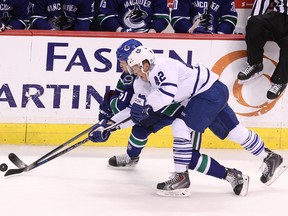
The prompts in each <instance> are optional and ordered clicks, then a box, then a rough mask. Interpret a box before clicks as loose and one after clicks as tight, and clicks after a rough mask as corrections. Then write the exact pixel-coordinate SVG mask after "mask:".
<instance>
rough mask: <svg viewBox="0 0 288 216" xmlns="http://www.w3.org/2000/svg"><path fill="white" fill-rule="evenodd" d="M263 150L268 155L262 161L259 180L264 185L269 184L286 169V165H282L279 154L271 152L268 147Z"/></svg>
mask: <svg viewBox="0 0 288 216" xmlns="http://www.w3.org/2000/svg"><path fill="white" fill-rule="evenodd" d="M265 151H266V152H267V153H268V156H267V157H266V158H265V159H264V161H263V165H262V170H263V171H262V176H261V178H260V180H261V182H263V183H264V184H266V185H271V184H272V183H273V182H274V181H275V180H276V179H277V178H278V177H279V176H280V175H281V174H282V173H283V172H284V171H285V170H286V169H287V166H286V165H283V158H282V157H281V155H279V154H276V153H275V152H272V151H271V150H269V149H268V148H265Z"/></svg>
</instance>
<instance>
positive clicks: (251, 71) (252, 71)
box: [238, 63, 263, 82]
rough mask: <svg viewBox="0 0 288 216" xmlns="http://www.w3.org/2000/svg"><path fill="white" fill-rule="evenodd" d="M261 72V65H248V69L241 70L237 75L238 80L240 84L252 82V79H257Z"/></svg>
mask: <svg viewBox="0 0 288 216" xmlns="http://www.w3.org/2000/svg"><path fill="white" fill-rule="evenodd" d="M262 70H263V64H262V63H260V64H255V65H249V64H248V67H247V68H245V69H243V70H241V71H240V72H239V73H238V80H239V81H240V82H245V81H248V80H252V79H254V78H257V77H258V76H260V75H262Z"/></svg>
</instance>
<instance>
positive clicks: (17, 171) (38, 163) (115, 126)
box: [4, 117, 131, 176]
mask: <svg viewBox="0 0 288 216" xmlns="http://www.w3.org/2000/svg"><path fill="white" fill-rule="evenodd" d="M130 119H131V118H130V117H129V118H127V119H125V120H123V121H121V122H118V123H115V124H112V125H111V126H109V127H107V128H105V129H104V131H115V130H118V129H120V125H121V124H123V123H125V122H127V121H129V120H130ZM88 141H89V137H87V138H85V139H84V140H82V141H80V142H78V143H76V144H74V145H72V146H70V147H68V148H66V149H64V150H62V151H60V152H58V153H57V154H54V155H52V156H50V157H48V158H46V159H43V160H41V161H40V159H38V160H37V161H35V162H33V163H32V164H30V165H29V166H25V167H22V168H19V169H9V170H8V171H7V172H6V173H5V175H4V176H10V175H15V174H20V173H22V172H28V171H30V170H32V169H35V168H36V167H39V166H41V165H43V164H45V163H47V162H49V161H51V160H53V159H55V158H57V157H59V156H61V155H63V154H66V153H67V152H70V151H71V150H73V149H75V148H77V147H79V146H81V145H83V144H84V143H86V142H88ZM13 155H14V156H15V158H14V159H16V160H17V159H19V158H18V157H17V155H15V154H13ZM11 159H13V158H11ZM11 159H10V160H11ZM19 160H20V159H19Z"/></svg>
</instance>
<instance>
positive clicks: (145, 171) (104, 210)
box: [0, 145, 288, 216]
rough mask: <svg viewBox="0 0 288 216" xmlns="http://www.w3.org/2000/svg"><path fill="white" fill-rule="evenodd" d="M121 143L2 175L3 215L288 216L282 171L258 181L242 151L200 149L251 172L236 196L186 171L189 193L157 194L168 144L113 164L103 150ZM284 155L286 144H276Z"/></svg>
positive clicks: (1, 156) (113, 150)
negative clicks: (129, 162)
mask: <svg viewBox="0 0 288 216" xmlns="http://www.w3.org/2000/svg"><path fill="white" fill-rule="evenodd" d="M53 148H55V147H54V146H46V147H39V146H38V147H36V146H28V145H27V146H13V145H0V163H4V162H5V163H7V165H8V166H9V168H10V169H12V168H16V167H15V166H14V165H13V164H12V163H11V162H10V161H9V160H8V158H7V156H8V154H9V153H10V152H14V153H16V154H17V155H18V156H19V157H20V158H21V159H23V161H25V162H26V163H27V164H30V163H32V162H33V161H35V160H37V159H38V158H39V157H41V156H42V155H44V154H46V153H47V152H49V151H50V150H52V149H53ZM124 152H125V148H122V147H91V146H90V147H89V146H88V147H85V146H81V147H79V148H77V149H74V150H73V151H71V152H69V153H67V154H65V155H63V156H61V157H59V158H56V159H55V160H53V161H50V162H48V163H46V164H44V165H43V166H40V167H37V168H35V169H34V170H31V171H30V172H26V173H21V174H19V175H15V176H11V177H4V172H3V173H1V174H3V175H2V176H3V177H0V206H1V208H0V213H1V216H6V215H7V216H96V215H102V216H117V215H121V216H130V215H131V216H144V215H145V216H154V215H155V216H182V215H183V216H188V215H197V216H210V215H213V216H218V215H219V216H227V215H229V216H238V215H239V216H240V215H241V216H252V215H253V216H255V215H257V216H258V215H260V216H272V215H275V216H276V215H277V216H282V215H285V216H286V215H287V208H286V204H287V196H288V171H286V172H284V173H283V175H282V176H280V177H279V179H278V180H277V181H275V182H274V183H273V184H272V185H271V186H269V187H268V186H266V185H264V184H262V183H261V182H260V180H259V178H260V175H261V172H260V170H259V168H260V166H261V163H262V160H260V159H259V158H256V157H254V156H252V155H250V154H249V153H248V152H246V151H244V150H212V149H203V150H202V153H206V154H208V155H210V156H212V157H214V158H215V159H217V160H218V161H219V162H221V163H222V164H223V165H225V166H227V167H235V168H237V169H240V170H242V171H243V172H244V173H246V174H248V175H249V176H250V186H249V193H248V195H247V196H246V197H243V196H236V195H234V194H233V192H232V188H231V186H230V184H229V183H228V182H226V181H224V180H219V179H216V178H213V177H209V176H205V175H203V174H200V173H197V172H195V171H190V180H191V187H190V190H191V196H190V197H189V198H170V197H159V196H158V195H156V193H155V188H156V184H157V183H158V182H161V181H164V180H167V179H168V177H169V175H170V174H169V172H172V171H173V169H174V167H173V161H172V150H171V149H167V148H146V149H144V150H143V153H142V155H141V158H140V161H139V163H138V165H137V167H135V168H134V169H127V168H111V167H108V166H107V161H108V159H109V157H111V156H113V155H115V154H121V153H124ZM276 152H278V153H280V154H282V155H283V157H284V159H287V158H288V151H287V150H285V151H284V150H281V151H280V150H276Z"/></svg>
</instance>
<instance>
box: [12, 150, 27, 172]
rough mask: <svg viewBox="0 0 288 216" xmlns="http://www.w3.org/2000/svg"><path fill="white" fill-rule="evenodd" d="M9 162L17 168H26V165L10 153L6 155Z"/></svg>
mask: <svg viewBox="0 0 288 216" xmlns="http://www.w3.org/2000/svg"><path fill="white" fill-rule="evenodd" d="M8 158H9V160H10V161H11V162H12V163H13V164H14V165H15V166H17V167H18V168H20V169H21V168H25V167H27V165H26V164H25V163H24V162H23V161H22V160H21V159H20V158H19V157H18V156H17V155H15V154H14V153H10V154H9V155H8Z"/></svg>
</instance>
